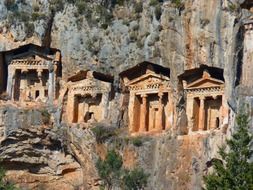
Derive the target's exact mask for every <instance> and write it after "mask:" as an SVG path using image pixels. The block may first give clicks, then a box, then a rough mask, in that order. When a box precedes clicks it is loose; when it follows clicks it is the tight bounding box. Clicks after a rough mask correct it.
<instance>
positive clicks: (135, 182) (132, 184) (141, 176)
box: [123, 168, 149, 190]
mask: <svg viewBox="0 0 253 190" xmlns="http://www.w3.org/2000/svg"><path fill="white" fill-rule="evenodd" d="M148 177H149V175H148V174H146V173H145V172H144V170H143V169H138V168H137V169H134V170H132V171H127V172H126V174H125V175H124V177H123V187H124V189H125V190H139V189H144V187H146V186H147V183H148Z"/></svg>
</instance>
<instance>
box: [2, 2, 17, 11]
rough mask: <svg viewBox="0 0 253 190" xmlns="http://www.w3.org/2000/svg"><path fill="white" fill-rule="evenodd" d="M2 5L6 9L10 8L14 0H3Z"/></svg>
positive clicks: (13, 4)
mask: <svg viewBox="0 0 253 190" xmlns="http://www.w3.org/2000/svg"><path fill="white" fill-rule="evenodd" d="M4 5H5V7H6V8H7V9H8V10H12V9H14V7H15V0H4Z"/></svg>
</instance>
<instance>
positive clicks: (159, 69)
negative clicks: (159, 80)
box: [119, 61, 170, 80]
mask: <svg viewBox="0 0 253 190" xmlns="http://www.w3.org/2000/svg"><path fill="white" fill-rule="evenodd" d="M149 67H151V68H152V70H153V71H154V73H156V74H162V75H164V76H167V77H170V69H169V68H166V67H163V66H161V65H157V64H154V63H151V62H148V61H144V62H141V63H139V64H137V65H135V66H133V67H131V68H129V69H127V70H125V71H123V72H121V73H120V74H119V76H120V77H127V78H129V79H130V80H132V79H134V78H138V77H140V76H142V75H144V74H145V73H146V70H147V69H148V68H149Z"/></svg>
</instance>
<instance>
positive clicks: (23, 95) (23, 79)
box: [19, 69, 28, 101]
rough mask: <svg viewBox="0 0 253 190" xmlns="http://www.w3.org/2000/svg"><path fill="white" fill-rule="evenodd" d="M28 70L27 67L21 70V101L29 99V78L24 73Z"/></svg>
mask: <svg viewBox="0 0 253 190" xmlns="http://www.w3.org/2000/svg"><path fill="white" fill-rule="evenodd" d="M27 72H28V70H27V69H23V70H21V75H22V76H21V78H20V98H19V100H20V101H26V100H27V99H28V96H27V90H26V89H27V86H28V84H27V78H26V77H24V75H27Z"/></svg>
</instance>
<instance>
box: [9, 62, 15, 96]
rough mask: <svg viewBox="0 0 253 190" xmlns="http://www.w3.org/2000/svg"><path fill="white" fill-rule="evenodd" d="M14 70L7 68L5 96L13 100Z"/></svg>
mask: <svg viewBox="0 0 253 190" xmlns="http://www.w3.org/2000/svg"><path fill="white" fill-rule="evenodd" d="M15 72H16V70H15V69H14V68H12V66H10V65H9V67H8V81H7V94H8V95H9V97H10V98H11V99H13V85H14V79H15Z"/></svg>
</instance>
